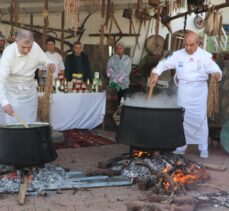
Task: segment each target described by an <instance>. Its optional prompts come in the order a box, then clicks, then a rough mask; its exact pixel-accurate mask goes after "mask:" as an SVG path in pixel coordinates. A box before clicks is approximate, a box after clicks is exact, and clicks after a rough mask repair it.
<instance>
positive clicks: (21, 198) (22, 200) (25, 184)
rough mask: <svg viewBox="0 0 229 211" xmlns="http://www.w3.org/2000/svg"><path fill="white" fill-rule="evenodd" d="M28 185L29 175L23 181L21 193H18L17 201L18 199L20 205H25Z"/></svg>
mask: <svg viewBox="0 0 229 211" xmlns="http://www.w3.org/2000/svg"><path fill="white" fill-rule="evenodd" d="M28 184H29V180H28V178H27V175H25V177H24V179H23V183H22V184H21V186H20V189H19V193H18V198H17V199H18V204H19V205H23V204H24V203H25V194H26V191H27V187H28Z"/></svg>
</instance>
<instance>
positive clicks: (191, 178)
mask: <svg viewBox="0 0 229 211" xmlns="http://www.w3.org/2000/svg"><path fill="white" fill-rule="evenodd" d="M172 177H173V180H174V181H175V182H177V183H178V184H179V185H186V184H193V183H194V182H195V181H197V180H199V179H200V178H199V176H197V175H195V174H189V173H188V174H184V173H183V172H182V171H181V170H179V171H175V172H174V174H173V176H172Z"/></svg>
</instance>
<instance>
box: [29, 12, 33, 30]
mask: <svg viewBox="0 0 229 211" xmlns="http://www.w3.org/2000/svg"><path fill="white" fill-rule="evenodd" d="M30 31H33V14H30Z"/></svg>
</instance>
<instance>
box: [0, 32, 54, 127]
mask: <svg viewBox="0 0 229 211" xmlns="http://www.w3.org/2000/svg"><path fill="white" fill-rule="evenodd" d="M52 63H53V62H52V61H51V60H49V59H48V57H47V55H46V54H45V53H44V52H43V51H42V49H41V48H40V46H39V45H38V44H37V43H36V42H34V37H33V34H32V32H30V31H28V30H21V31H19V32H18V33H17V35H16V41H15V42H14V43H12V44H11V45H9V46H7V47H6V48H5V50H4V52H3V54H2V57H1V59H0V103H1V105H2V107H3V110H4V112H5V114H6V115H5V119H6V123H16V122H17V120H16V119H15V118H14V116H13V115H14V114H15V113H16V114H17V115H18V116H20V117H21V118H22V119H24V120H25V121H26V122H28V123H33V122H35V121H36V119H37V104H38V97H37V92H36V84H35V81H34V73H35V71H36V69H37V67H38V65H40V64H45V65H50V68H51V69H52V70H53V71H54V70H55V65H54V64H52Z"/></svg>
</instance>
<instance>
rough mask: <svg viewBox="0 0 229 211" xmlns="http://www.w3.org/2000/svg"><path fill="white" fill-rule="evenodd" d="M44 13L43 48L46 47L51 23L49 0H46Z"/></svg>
mask: <svg viewBox="0 0 229 211" xmlns="http://www.w3.org/2000/svg"><path fill="white" fill-rule="evenodd" d="M43 15H44V27H43V35H42V49H45V47H46V39H47V27H48V25H49V21H48V0H45V5H44V10H43Z"/></svg>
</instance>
